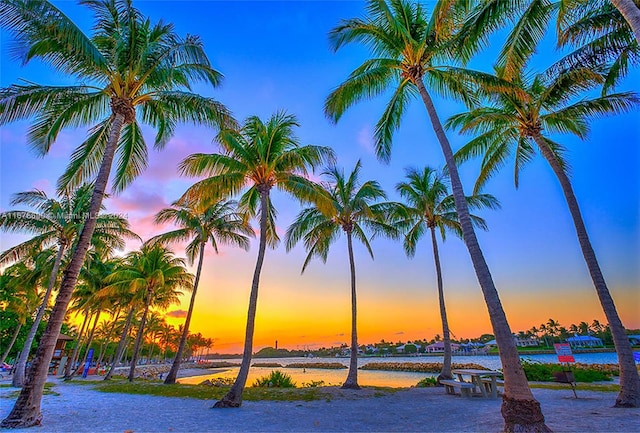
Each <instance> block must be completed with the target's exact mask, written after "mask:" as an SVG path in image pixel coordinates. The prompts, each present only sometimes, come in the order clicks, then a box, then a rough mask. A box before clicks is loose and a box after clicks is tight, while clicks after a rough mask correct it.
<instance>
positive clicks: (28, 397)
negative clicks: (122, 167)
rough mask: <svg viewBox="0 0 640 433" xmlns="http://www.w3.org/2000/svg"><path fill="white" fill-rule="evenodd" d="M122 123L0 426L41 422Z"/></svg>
mask: <svg viewBox="0 0 640 433" xmlns="http://www.w3.org/2000/svg"><path fill="white" fill-rule="evenodd" d="M123 124H124V115H123V114H122V113H117V114H115V115H114V116H113V121H112V124H111V130H110V131H109V139H108V140H107V145H106V146H105V150H104V156H103V158H102V163H101V165H100V170H99V172H98V176H97V177H96V181H95V186H94V188H93V194H92V195H91V204H90V206H89V215H88V217H87V219H86V220H85V222H84V226H83V227H82V232H81V233H80V237H79V238H78V243H77V245H76V248H75V250H74V251H73V255H72V257H71V262H70V263H69V266H68V267H67V269H66V270H65V272H64V277H63V278H62V283H61V284H60V290H59V292H58V296H57V298H56V303H55V305H54V306H53V310H52V312H51V316H50V317H49V321H48V323H47V327H46V329H45V331H44V334H43V335H42V338H41V339H40V344H39V346H38V351H37V352H36V356H35V358H34V360H33V364H32V366H31V370H30V371H29V377H28V378H27V380H26V381H25V383H24V386H23V387H22V391H20V395H19V396H18V399H17V400H16V403H15V405H14V406H13V409H11V412H10V413H9V415H8V416H7V417H6V418H5V419H4V420H2V423H0V427H3V428H16V427H31V426H34V425H39V424H40V422H41V421H42V413H41V412H40V402H41V401H42V394H43V392H44V384H45V382H46V381H47V373H48V372H49V364H50V363H51V358H52V357H53V351H54V350H55V347H56V341H57V340H58V335H59V334H60V328H61V327H62V323H63V322H64V317H65V315H66V314H67V307H68V306H69V301H71V295H72V294H73V289H74V288H75V287H76V282H77V281H78V275H79V274H80V268H82V265H83V264H84V259H85V257H86V255H87V251H88V250H89V245H90V244H91V237H92V236H93V232H94V231H95V228H96V220H97V218H96V216H97V215H98V213H99V212H100V207H101V206H102V200H103V198H104V192H105V189H106V188H107V182H108V180H109V172H110V171H111V165H112V163H113V156H114V155H115V151H116V147H117V145H118V140H119V139H120V132H121V131H122V126H123Z"/></svg>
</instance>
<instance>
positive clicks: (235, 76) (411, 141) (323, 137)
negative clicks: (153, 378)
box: [0, 0, 640, 353]
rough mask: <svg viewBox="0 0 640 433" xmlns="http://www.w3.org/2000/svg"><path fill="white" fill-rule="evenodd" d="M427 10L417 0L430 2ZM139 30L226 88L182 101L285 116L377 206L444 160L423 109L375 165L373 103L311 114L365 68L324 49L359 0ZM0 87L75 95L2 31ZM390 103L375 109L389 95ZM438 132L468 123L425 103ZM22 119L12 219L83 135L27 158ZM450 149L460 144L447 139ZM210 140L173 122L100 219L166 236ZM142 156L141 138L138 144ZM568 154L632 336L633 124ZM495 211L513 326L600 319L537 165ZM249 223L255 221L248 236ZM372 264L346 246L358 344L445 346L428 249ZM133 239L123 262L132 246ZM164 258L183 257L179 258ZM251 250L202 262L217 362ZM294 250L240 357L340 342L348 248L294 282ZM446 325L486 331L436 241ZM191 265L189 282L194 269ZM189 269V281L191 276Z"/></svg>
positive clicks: (235, 315)
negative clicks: (331, 117)
mask: <svg viewBox="0 0 640 433" xmlns="http://www.w3.org/2000/svg"><path fill="white" fill-rule="evenodd" d="M54 3H55V4H56V5H58V7H59V8H60V9H62V10H63V11H64V12H65V13H66V14H67V15H68V16H69V17H70V18H71V19H73V20H74V21H75V22H76V23H77V24H78V25H79V26H80V27H81V28H83V29H84V30H85V31H86V32H87V33H88V32H90V29H91V24H92V16H91V14H90V12H89V10H88V9H87V8H84V7H82V6H79V5H78V4H77V3H76V2H72V1H55V2H54ZM426 3H427V4H429V2H426ZM134 4H135V5H136V6H137V7H138V8H139V9H140V10H141V11H142V12H143V13H144V14H145V15H147V16H148V17H150V18H151V19H152V20H153V21H156V20H159V19H163V20H165V21H168V22H171V23H173V24H174V25H175V30H176V32H177V33H178V34H181V35H185V34H187V33H189V34H196V35H199V36H200V37H201V38H202V40H203V42H204V46H205V48H206V51H207V54H208V56H209V58H210V60H211V62H212V64H213V66H214V67H215V68H216V69H217V70H219V71H220V72H222V73H223V74H224V77H225V78H224V81H223V84H222V86H221V87H219V88H216V89H211V88H210V87H206V86H200V85H199V86H196V87H195V88H194V90H195V91H196V92H199V93H201V94H203V95H205V96H212V97H215V98H216V99H218V100H219V101H221V102H222V103H224V104H225V105H226V106H227V107H228V108H229V109H230V110H231V111H232V112H233V114H234V115H235V116H236V118H237V119H240V120H242V119H245V118H246V117H248V116H251V115H258V116H260V117H261V118H267V117H269V116H270V115H271V114H273V113H275V112H276V111H278V110H286V111H287V112H288V113H292V114H295V115H296V116H297V118H298V120H299V122H300V125H301V126H300V128H298V130H297V131H296V133H297V135H298V137H299V138H300V141H301V142H302V143H303V144H316V145H323V146H331V147H332V148H333V149H334V150H335V152H336V154H337V158H338V165H339V166H340V167H344V168H345V171H347V172H348V171H350V170H351V169H352V168H353V166H354V165H355V164H356V162H357V161H358V160H361V161H362V164H363V170H362V180H370V179H372V180H373V179H375V180H378V181H379V182H380V184H381V185H382V187H383V188H384V189H385V191H386V192H387V195H388V198H389V199H390V200H399V197H398V195H397V194H396V193H395V192H394V187H395V185H396V184H397V183H398V182H400V181H402V180H403V176H404V172H405V168H407V167H417V168H422V167H424V166H425V165H429V166H431V167H441V166H442V165H443V164H444V159H443V157H442V155H441V151H440V148H439V145H438V143H437V141H436V139H435V135H434V133H433V130H432V128H431V126H430V124H429V122H428V118H427V115H426V111H425V109H424V106H423V105H422V104H421V103H420V101H414V102H413V103H412V105H411V107H410V108H409V110H408V112H407V113H406V115H405V118H404V120H403V123H402V126H401V128H400V130H399V131H398V132H397V133H396V134H395V136H394V144H393V153H392V158H391V161H390V163H388V164H385V163H382V162H379V161H378V160H377V159H376V157H375V154H374V151H373V137H372V134H373V129H374V126H375V123H376V122H377V120H378V118H379V116H380V114H381V112H382V109H383V106H384V103H385V102H386V99H385V96H382V97H379V98H376V99H375V100H371V101H364V102H361V103H359V104H357V105H356V106H354V107H352V108H351V109H349V110H348V111H347V112H346V114H345V115H344V116H343V118H342V119H341V120H340V122H339V123H338V124H337V125H334V124H332V123H331V122H329V121H328V120H327V119H326V118H325V116H324V114H323V104H324V100H325V98H326V97H327V95H328V94H329V93H330V92H331V90H332V89H333V88H335V87H336V86H337V85H338V84H340V83H341V82H342V81H343V80H345V79H346V77H347V76H348V74H349V73H350V72H351V71H352V70H353V69H354V68H356V67H357V66H359V65H360V64H361V62H362V61H363V60H365V59H367V58H368V54H367V51H366V50H365V48H364V47H362V46H356V45H353V46H347V47H345V48H343V49H341V50H340V51H339V52H337V53H334V52H332V51H331V50H330V49H329V43H328V39H327V33H328V31H329V30H331V29H332V28H333V27H334V26H336V25H337V24H338V22H339V21H340V20H341V19H348V18H353V17H358V16H363V14H364V7H363V3H361V2H356V1H324V2H322V1H319V2H313V1H290V2H272V1H261V2H247V1H235V2H224V1H206V0H205V1H193V2H187V1H183V2H174V1H138V2H135V3H134ZM0 38H1V40H0V42H1V50H0V85H1V86H2V87H6V86H9V85H11V84H12V83H15V82H17V80H18V79H27V80H30V81H33V82H37V83H41V84H49V85H51V84H57V85H60V84H72V83H74V80H73V78H70V77H67V76H63V75H61V74H59V73H57V72H55V71H53V70H52V69H51V68H49V67H48V66H47V65H44V64H43V63H41V62H39V61H33V62H31V63H29V64H28V65H21V64H19V63H17V62H15V61H14V60H13V59H12V58H11V56H10V53H9V48H10V46H11V37H10V35H9V34H8V33H7V32H6V31H4V30H2V31H1V32H0ZM499 45H500V35H497V36H496V37H494V38H492V39H491V44H490V46H489V47H488V49H487V50H485V51H483V52H482V53H480V54H479V55H478V56H477V57H476V58H475V59H474V60H473V61H472V63H471V65H470V67H471V68H475V69H479V70H484V71H487V72H488V71H490V70H491V65H492V63H493V61H494V59H495V58H496V53H497V51H498V49H499ZM557 59H558V54H557V53H556V52H555V51H554V43H553V39H552V35H549V36H548V37H547V38H546V39H545V41H544V43H543V44H542V46H541V47H540V49H539V53H538V54H537V55H536V57H535V58H534V59H533V61H532V63H531V66H532V68H534V70H541V68H544V67H545V66H548V65H550V64H551V63H553V62H554V61H555V60H557ZM638 82H640V74H639V72H638V70H634V71H632V72H631V73H630V74H629V76H628V77H627V79H625V80H624V81H623V82H622V84H621V86H620V89H621V90H633V89H637V84H636V85H634V84H635V83H638ZM386 96H387V97H388V95H386ZM435 102H436V104H437V109H438V113H439V115H440V117H441V119H442V120H443V121H444V120H445V119H447V118H448V117H449V116H451V115H453V114H456V113H459V112H462V111H464V106H462V105H461V104H459V103H457V102H455V101H451V100H446V99H442V98H439V97H438V98H435ZM27 127H28V122H16V123H13V124H10V125H7V126H3V127H2V128H1V129H0V210H2V211H6V210H8V209H10V205H9V201H10V199H11V196H12V194H14V193H17V192H20V191H27V190H30V189H33V188H38V189H43V190H45V191H46V192H47V193H48V194H50V195H54V194H55V184H56V180H57V178H58V177H59V176H60V175H61V174H62V172H63V171H64V168H65V166H66V164H67V163H68V161H69V156H70V154H71V152H72V150H73V149H74V147H75V146H77V145H78V144H80V143H81V142H82V141H83V139H84V138H85V136H86V129H78V130H65V131H63V132H62V133H61V134H60V136H59V138H58V140H57V142H56V143H55V144H54V145H53V146H52V149H51V151H50V152H49V154H48V155H46V156H45V157H37V156H36V155H35V154H34V153H33V152H32V151H30V150H29V148H28V145H27V144H26V141H25V131H26V129H27ZM447 134H448V137H449V139H450V141H451V144H452V146H453V148H454V150H456V149H458V148H459V147H460V146H462V145H463V144H464V143H465V141H466V140H468V137H461V136H458V134H457V133H456V132H455V131H448V133H447ZM214 135H215V131H214V130H211V129H207V128H202V127H195V126H193V125H183V126H181V127H179V128H178V129H177V131H176V134H175V136H174V138H173V139H172V140H171V141H170V142H169V143H168V145H167V146H166V148H165V149H164V150H163V151H162V152H156V151H154V150H150V158H149V167H148V169H147V170H146V171H145V172H144V174H142V175H141V176H140V177H139V178H137V179H136V180H135V181H134V182H133V183H132V184H131V185H130V186H129V187H128V188H127V189H126V190H125V191H124V192H122V193H121V194H119V195H113V196H112V197H111V198H109V199H107V200H106V201H105V205H106V207H107V209H108V211H110V212H115V213H120V214H124V215H126V216H127V217H128V219H129V221H130V223H131V225H132V229H133V230H134V231H135V232H136V233H138V234H139V235H140V236H141V237H142V238H143V239H148V238H149V237H151V236H154V235H156V234H158V233H161V232H163V231H164V230H167V229H169V228H170V227H168V226H156V225H155V224H154V223H153V217H154V215H155V213H156V212H158V211H159V210H160V209H163V208H165V207H168V206H169V205H170V204H171V203H172V202H173V201H174V200H176V199H177V198H179V197H180V195H181V194H182V193H183V192H184V191H185V190H186V188H188V187H189V186H190V185H191V184H192V183H193V182H194V179H189V178H184V177H180V176H179V174H178V173H177V170H176V166H177V164H178V162H179V161H181V160H182V159H183V158H184V157H186V156H187V155H189V154H191V153H195V152H208V153H213V152H215V151H216V150H217V146H216V145H215V143H213V141H212V139H213V137H214ZM145 136H146V137H147V140H148V142H149V143H152V142H153V141H152V140H153V132H152V131H151V130H150V129H147V130H146V131H145ZM554 138H555V139H556V140H558V141H560V142H561V143H563V144H564V145H565V146H566V147H567V148H568V149H569V154H568V157H569V158H570V163H571V179H572V181H573V185H574V190H575V193H576V196H577V198H578V201H579V203H580V206H581V208H582V213H583V217H584V220H585V223H586V226H587V229H588V231H589V234H590V237H591V242H592V243H593V246H594V249H595V251H596V254H597V256H598V260H599V263H600V266H601V268H602V271H603V273H604V275H605V278H606V280H607V283H608V286H609V290H610V291H611V294H612V296H613V298H614V300H615V302H616V305H617V308H618V312H619V314H620V317H621V319H622V321H623V323H624V324H625V326H626V327H627V328H640V290H639V288H640V270H639V269H640V266H639V263H640V261H639V258H640V206H639V205H640V203H639V201H640V199H639V197H640V154H639V152H640V151H639V146H638V143H639V140H640V115H639V114H638V111H635V112H633V113H629V114H625V115H621V116H617V117H615V118H608V119H601V120H597V121H593V122H592V124H591V133H590V135H589V137H588V138H587V140H585V141H580V140H578V139H577V138H575V137H570V136H558V137H554ZM460 173H461V177H462V181H463V184H464V185H465V191H466V192H467V193H469V192H470V191H471V188H472V185H473V183H474V182H475V177H476V176H477V174H478V162H477V161H472V162H469V163H465V164H464V165H463V166H461V168H460ZM485 192H487V193H491V194H493V195H494V196H496V197H497V198H498V199H499V200H500V202H501V204H502V209H500V210H494V211H482V212H481V213H480V215H481V216H482V217H483V218H485V219H486V221H487V223H488V226H489V231H488V232H478V238H479V242H480V245H481V248H482V249H483V252H484V254H485V257H486V260H487V263H488V265H489V268H490V270H491V272H492V275H493V278H494V281H495V283H496V287H497V289H498V291H499V294H500V297H501V300H502V304H503V307H504V309H505V311H506V314H507V318H508V320H509V322H510V325H511V328H512V330H513V331H514V332H515V331H519V330H527V329H530V328H531V327H532V326H534V325H535V326H538V325H539V324H540V323H543V322H546V321H547V320H548V319H549V318H553V319H555V320H558V321H559V322H560V324H561V325H563V326H567V327H568V326H569V325H570V324H571V323H579V322H581V321H586V322H589V323H590V322H591V321H593V320H594V319H597V320H599V321H600V322H602V323H606V319H605V317H604V314H603V313H602V310H601V307H600V305H599V302H598V300H597V296H596V293H595V289H594V287H593V284H592V282H591V280H590V278H589V274H588V271H587V268H586V265H585V263H584V260H583V258H582V254H581V252H580V248H579V245H578V241H577V238H576V235H575V230H574V228H573V223H572V221H571V218H570V215H569V212H568V209H567V206H566V203H565V201H564V198H563V196H562V192H561V190H560V186H559V184H558V181H557V180H556V179H555V177H554V175H553V173H552V172H551V169H550V168H549V167H548V166H547V165H546V163H545V162H544V161H543V160H542V159H541V158H540V157H537V158H536V159H535V160H534V161H533V162H532V163H531V164H529V165H528V166H527V167H526V169H525V170H524V171H523V172H522V173H521V177H520V186H519V189H518V190H516V189H515V187H514V185H513V174H512V168H511V167H506V168H505V169H504V170H503V171H502V172H501V173H499V174H498V175H497V176H495V177H494V178H493V179H492V180H491V181H490V182H489V183H488V184H487V186H486V188H485ZM273 202H274V205H275V206H276V207H277V209H278V211H279V214H278V220H277V227H278V231H279V233H280V235H284V232H285V231H286V228H287V226H288V225H289V224H290V223H291V222H292V221H293V220H294V218H295V216H296V215H297V213H298V212H299V211H300V209H301V208H300V205H299V204H298V203H297V202H296V201H295V200H293V199H292V198H290V197H287V196H286V195H284V194H282V193H274V194H273ZM256 225H257V224H256ZM25 239H26V237H25V236H24V235H14V234H7V233H0V246H1V248H2V249H3V250H4V249H6V248H9V247H11V246H13V245H15V244H16V243H18V242H21V241H23V240H25ZM372 246H373V249H374V254H375V259H374V260H372V259H371V258H370V257H369V255H368V254H367V252H366V251H365V250H364V248H363V247H362V246H361V245H356V246H355V260H356V272H357V290H358V326H359V330H358V332H359V341H360V343H362V344H366V343H373V342H377V341H380V340H381V339H384V340H386V341H407V340H414V339H422V338H427V339H431V338H433V337H434V335H436V334H442V328H441V325H440V322H439V320H440V319H439V318H440V316H439V310H438V299H437V289H436V281H435V271H434V264H433V255H432V251H431V246H430V242H429V240H428V239H427V238H425V239H424V240H423V241H422V242H421V243H420V244H419V246H418V250H417V253H416V255H415V257H414V258H413V259H408V258H407V257H406V256H405V254H404V251H403V248H402V244H401V242H398V241H390V240H385V239H375V240H374V241H373V242H372ZM138 247H139V244H138V243H136V242H130V243H129V244H128V250H133V249H135V248H138ZM175 252H176V254H177V255H182V254H183V253H182V251H179V250H178V249H176V250H175ZM256 254H257V241H254V242H253V243H252V245H251V248H250V250H249V251H248V252H245V251H243V250H239V249H237V248H232V247H222V248H221V249H220V253H219V254H217V255H216V254H215V253H214V252H213V251H212V250H210V249H209V250H207V253H206V257H205V263H204V269H203V277H202V281H201V284H200V288H199V289H198V296H197V301H196V307H195V311H194V316H193V319H192V323H191V331H192V332H200V333H202V334H203V335H204V336H206V337H210V338H213V339H214V347H213V351H218V352H231V353H237V352H240V351H241V348H242V342H243V336H244V329H245V323H246V314H247V306H248V297H249V289H250V284H251V277H252V274H253V269H254V266H255V259H256ZM305 256H306V253H305V251H304V250H303V248H302V246H298V247H296V248H295V249H293V250H292V251H291V252H289V253H286V251H285V248H284V245H282V244H281V245H280V246H278V247H277V248H276V249H275V250H268V251H267V255H266V259H265V262H264V267H263V271H262V277H261V281H260V292H259V299H258V313H257V317H256V328H255V338H254V348H255V349H256V350H259V349H260V348H261V347H265V346H273V345H274V344H275V341H276V340H278V346H279V347H286V348H289V349H307V348H308V349H314V348H319V347H322V346H325V347H327V346H331V345H339V344H343V343H348V341H349V332H350V308H351V303H350V302H351V301H350V288H349V265H348V258H347V252H346V239H345V238H344V237H342V238H341V239H339V240H338V241H337V242H336V243H335V244H334V245H333V246H332V249H331V251H330V254H329V258H328V260H327V263H326V264H324V263H322V262H321V261H319V260H316V261H313V262H312V263H311V264H310V265H309V266H308V268H307V270H306V271H305V273H304V274H302V275H301V273H300V270H301V267H302V263H303V261H304V258H305ZM440 258H441V262H442V268H443V278H444V289H445V298H446V303H447V313H448V316H449V326H450V328H451V331H452V333H453V335H454V337H455V338H473V337H477V336H479V335H481V334H483V333H491V326H490V323H489V317H488V314H487V310H486V306H485V303H484V300H483V297H482V293H481V290H480V287H479V285H478V283H477V280H476V278H475V274H474V272H473V269H472V266H471V261H470V259H469V256H468V253H467V251H466V248H465V246H464V244H463V243H462V241H461V240H459V239H458V238H456V237H455V236H448V237H447V240H446V242H444V243H441V244H440ZM192 269H193V268H192ZM194 270H195V269H194ZM187 307H188V296H184V297H183V298H182V303H181V305H177V306H175V307H174V308H173V309H170V310H169V311H168V314H167V320H168V321H169V322H170V323H172V324H174V325H176V326H177V325H179V324H181V323H182V322H183V320H184V315H185V312H186V309H187Z"/></svg>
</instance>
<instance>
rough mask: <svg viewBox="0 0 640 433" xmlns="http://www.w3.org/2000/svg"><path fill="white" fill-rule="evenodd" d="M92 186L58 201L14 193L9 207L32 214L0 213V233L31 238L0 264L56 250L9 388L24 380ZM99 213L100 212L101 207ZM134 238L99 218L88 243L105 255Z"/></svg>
mask: <svg viewBox="0 0 640 433" xmlns="http://www.w3.org/2000/svg"><path fill="white" fill-rule="evenodd" d="M92 189H93V186H92V185H90V184H84V185H82V186H80V187H79V188H78V189H76V190H74V191H68V192H67V193H65V194H64V195H62V196H61V197H60V198H59V199H56V198H52V197H49V196H47V194H46V193H45V192H44V191H41V190H37V189H35V190H32V191H25V192H20V193H17V194H15V195H14V196H13V199H12V201H11V205H13V206H16V205H21V204H22V205H27V206H29V207H31V208H32V209H34V211H21V210H20V211H8V212H2V213H0V229H2V230H5V231H8V232H27V233H31V234H33V235H35V236H34V237H32V238H31V239H29V240H27V241H25V242H22V243H20V244H18V245H16V246H14V247H11V248H9V249H7V250H6V251H4V252H2V254H0V264H2V263H7V262H9V261H14V260H19V259H20V258H21V257H23V256H24V255H25V254H27V253H28V252H29V251H32V250H34V249H42V248H45V247H48V246H54V245H55V247H56V248H57V253H56V256H55V259H54V261H53V267H52V269H51V273H50V275H49V280H48V284H47V288H46V291H45V294H44V297H43V300H42V305H41V306H40V308H39V309H38V313H37V314H36V317H35V319H34V322H33V324H32V326H31V329H30V330H29V334H28V335H27V339H26V341H25V344H24V347H23V350H22V352H21V353H20V357H19V358H18V362H17V363H16V366H15V374H14V376H13V382H12V384H13V386H15V387H21V386H22V385H23V384H24V380H25V369H26V365H27V359H28V357H29V353H30V351H31V346H32V344H33V340H34V339H35V335H36V331H37V330H38V326H39V325H40V322H41V320H42V317H43V315H44V312H45V309H46V308H47V307H48V306H49V298H50V297H51V292H52V291H53V288H54V285H55V283H56V281H57V279H58V274H59V270H60V265H61V263H62V260H63V257H64V255H65V253H67V252H68V251H69V249H72V248H73V246H74V243H75V242H76V240H77V239H78V237H79V236H80V232H81V231H82V227H83V220H84V215H86V214H87V213H88V212H89V206H90V200H91V191H92ZM101 209H104V207H102V208H101ZM125 237H127V238H137V237H138V236H137V235H136V234H135V233H133V232H132V231H130V230H129V222H128V221H127V220H126V219H125V218H122V217H120V216H118V215H113V214H102V213H101V214H99V215H98V217H97V218H96V223H95V230H94V233H93V236H92V239H91V243H92V245H93V246H94V247H95V248H99V249H100V250H102V251H104V252H105V253H110V252H112V251H113V250H114V249H120V248H123V247H124V240H123V238H125Z"/></svg>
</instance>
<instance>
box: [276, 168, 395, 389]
mask: <svg viewBox="0 0 640 433" xmlns="http://www.w3.org/2000/svg"><path fill="white" fill-rule="evenodd" d="M360 169H361V164H360V161H358V162H357V164H356V165H355V167H354V169H353V171H352V172H351V173H350V174H349V176H348V177H347V176H345V174H344V172H343V171H342V170H339V169H338V168H336V167H330V168H328V169H327V170H326V171H325V172H324V173H323V174H324V175H325V176H327V178H328V181H327V182H326V183H324V184H323V186H322V190H321V191H320V192H319V197H318V199H319V200H317V201H316V203H314V205H313V206H312V207H308V208H305V209H303V210H302V211H301V212H300V214H298V216H297V217H296V219H295V221H294V222H293V223H292V224H291V226H290V227H289V228H288V229H287V234H286V247H287V250H291V249H292V248H293V247H294V246H295V245H296V244H297V243H298V242H299V241H300V240H302V239H303V240H304V246H305V249H306V250H307V251H308V252H309V253H308V254H307V258H306V259H305V261H304V263H303V265H302V272H304V270H305V269H306V267H307V265H308V264H309V262H310V261H311V259H312V258H313V257H314V256H316V257H319V258H320V259H322V261H324V262H326V260H327V255H328V254H329V247H330V246H331V244H332V243H333V242H334V241H336V240H337V239H338V238H339V237H340V233H341V232H344V234H345V236H346V238H347V251H348V253H349V269H350V272H351V359H350V362H349V372H348V374H347V379H346V380H345V382H344V384H343V385H342V388H350V389H360V386H359V385H358V326H357V303H356V266H355V259H354V255H353V239H354V238H355V239H356V240H358V241H360V242H362V244H364V246H365V247H366V249H367V251H368V252H369V254H370V255H371V258H373V250H372V249H371V245H370V243H369V239H368V238H367V235H366V231H367V230H369V231H372V232H373V233H374V234H378V233H382V234H385V235H388V236H392V237H394V236H397V233H398V232H397V230H396V229H395V228H394V227H393V226H392V225H390V224H389V223H388V221H389V220H390V215H391V213H392V211H393V210H394V209H395V205H394V204H391V203H376V202H378V201H379V200H381V199H385V198H386V195H385V193H384V191H383V190H382V188H381V187H380V184H378V182H376V181H367V182H364V183H361V181H360V179H359V176H360Z"/></svg>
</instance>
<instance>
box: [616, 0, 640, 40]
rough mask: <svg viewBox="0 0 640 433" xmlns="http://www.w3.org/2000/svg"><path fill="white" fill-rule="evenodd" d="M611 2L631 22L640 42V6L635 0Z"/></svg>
mask: <svg viewBox="0 0 640 433" xmlns="http://www.w3.org/2000/svg"><path fill="white" fill-rule="evenodd" d="M611 3H613V5H614V6H615V7H616V8H617V9H618V10H619V11H620V13H621V14H622V16H623V17H624V19H625V20H627V22H628V23H629V26H630V27H631V30H633V34H634V35H635V37H636V41H638V43H639V44H640V7H638V5H637V4H636V3H635V2H634V1H633V0H611Z"/></svg>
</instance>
